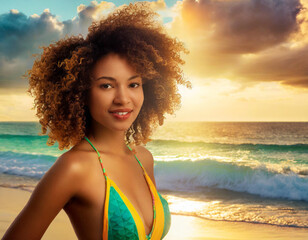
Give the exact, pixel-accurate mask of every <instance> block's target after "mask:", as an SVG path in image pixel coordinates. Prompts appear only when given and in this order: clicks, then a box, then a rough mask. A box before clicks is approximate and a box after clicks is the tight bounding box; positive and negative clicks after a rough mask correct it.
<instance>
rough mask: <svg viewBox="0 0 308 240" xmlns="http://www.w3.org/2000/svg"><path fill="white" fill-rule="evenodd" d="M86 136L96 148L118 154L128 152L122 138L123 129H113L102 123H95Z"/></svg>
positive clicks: (123, 136)
mask: <svg viewBox="0 0 308 240" xmlns="http://www.w3.org/2000/svg"><path fill="white" fill-rule="evenodd" d="M92 126H93V125H92ZM87 137H88V138H89V140H90V141H91V142H92V143H93V145H94V146H95V147H96V148H97V149H98V150H101V151H105V152H110V153H114V154H118V155H122V154H123V155H124V154H127V153H128V152H129V149H128V148H127V146H126V144H125V140H124V139H125V131H124V130H123V131H115V130H111V129H108V128H105V127H104V126H102V125H99V126H98V125H96V126H93V127H92V128H91V130H90V131H89V133H88V135H87Z"/></svg>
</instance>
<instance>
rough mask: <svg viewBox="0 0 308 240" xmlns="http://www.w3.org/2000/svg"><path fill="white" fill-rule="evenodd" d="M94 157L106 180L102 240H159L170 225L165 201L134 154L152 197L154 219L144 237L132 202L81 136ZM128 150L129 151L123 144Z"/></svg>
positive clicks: (141, 223)
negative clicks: (110, 176)
mask: <svg viewBox="0 0 308 240" xmlns="http://www.w3.org/2000/svg"><path fill="white" fill-rule="evenodd" d="M85 139H86V140H87V141H88V142H89V143H90V145H91V146H92V147H93V148H94V150H95V151H96V153H97V155H98V159H99V161H100V163H101V167H102V169H103V174H104V177H105V179H106V195H105V196H106V197H105V204H104V219H103V236H102V238H103V240H120V239H121V240H146V239H153V240H156V239H163V238H164V237H165V236H166V234H167V233H168V231H169V229H170V226H171V215H170V211H169V206H168V202H167V200H166V199H164V198H163V197H162V196H161V194H160V193H159V192H158V191H157V190H156V188H155V185H154V184H153V182H152V180H151V178H150V177H149V176H148V174H147V172H146V171H145V169H144V167H143V166H142V164H141V162H140V161H139V160H138V158H137V157H136V155H135V154H134V156H135V158H136V160H137V161H138V163H139V165H140V166H141V168H142V170H143V176H144V178H145V180H146V182H147V185H148V187H149V189H150V193H151V196H152V204H153V213H154V220H153V226H152V230H151V232H150V233H149V234H148V235H146V232H145V228H144V225H143V222H142V220H141V217H140V216H139V214H138V212H137V210H136V209H135V208H134V206H133V205H132V203H131V202H130V201H129V200H128V198H127V197H126V196H125V195H124V193H123V192H122V191H121V190H120V189H119V187H118V186H117V185H116V183H115V182H114V181H113V180H112V179H110V178H109V177H108V176H107V174H106V170H105V168H104V166H103V163H102V160H101V156H100V154H99V152H98V150H97V149H96V148H95V147H94V146H93V144H92V143H91V142H90V140H89V139H88V138H87V137H85ZM127 147H128V148H129V150H131V151H132V149H131V148H130V147H129V146H128V145H127Z"/></svg>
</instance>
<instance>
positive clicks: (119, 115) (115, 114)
mask: <svg viewBox="0 0 308 240" xmlns="http://www.w3.org/2000/svg"><path fill="white" fill-rule="evenodd" d="M131 112H132V110H131V111H129V112H110V113H111V114H112V116H113V117H115V118H116V119H117V120H126V119H128V118H129V117H130V115H131Z"/></svg>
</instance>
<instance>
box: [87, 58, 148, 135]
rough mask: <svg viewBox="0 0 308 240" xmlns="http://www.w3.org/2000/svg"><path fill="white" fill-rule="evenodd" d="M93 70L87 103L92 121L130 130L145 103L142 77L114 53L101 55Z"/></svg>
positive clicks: (107, 126) (113, 128)
mask: <svg viewBox="0 0 308 240" xmlns="http://www.w3.org/2000/svg"><path fill="white" fill-rule="evenodd" d="M91 73H92V87H91V89H90V91H89V101H88V105H89V110H90V114H91V116H92V120H93V121H95V122H97V123H99V124H100V125H103V126H104V127H106V128H108V129H111V130H117V131H125V130H127V129H128V128H129V127H130V126H131V125H132V123H133V122H134V121H135V119H136V118H137V116H138V114H139V112H140V109H141V107H142V104H143V100H144V96H143V89H142V79H141V77H140V76H139V75H138V74H137V73H136V72H135V70H134V69H133V67H132V66H131V65H129V63H128V62H127V61H126V59H125V58H123V57H121V56H120V55H118V54H114V53H110V54H108V55H106V56H103V57H102V58H100V59H99V60H98V61H97V62H96V63H95V65H94V68H93V69H92V72H91Z"/></svg>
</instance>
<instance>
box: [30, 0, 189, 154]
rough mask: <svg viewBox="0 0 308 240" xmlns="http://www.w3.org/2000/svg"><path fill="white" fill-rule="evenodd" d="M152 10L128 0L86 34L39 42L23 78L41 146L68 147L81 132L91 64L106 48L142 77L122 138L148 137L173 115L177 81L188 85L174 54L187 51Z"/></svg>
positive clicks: (85, 120)
mask: <svg viewBox="0 0 308 240" xmlns="http://www.w3.org/2000/svg"><path fill="white" fill-rule="evenodd" d="M157 15H158V14H157V13H155V12H154V11H153V10H151V9H150V7H149V5H148V4H146V3H145V2H137V3H134V4H129V5H128V6H125V7H122V8H121V9H117V10H115V11H114V12H113V13H111V14H109V15H108V16H107V17H106V18H104V19H102V20H100V21H98V22H93V23H92V25H91V26H90V27H89V33H88V35H87V37H86V38H83V37H82V36H71V37H67V38H65V39H62V40H59V41H58V42H56V43H53V44H50V45H49V46H48V47H43V53H42V54H41V55H40V57H38V58H37V59H36V60H35V61H34V64H33V67H32V69H31V70H29V71H28V75H27V77H28V79H29V85H30V86H29V89H28V92H29V93H30V95H31V96H33V97H35V100H34V107H33V108H36V110H37V113H36V116H37V117H38V118H39V122H40V124H41V126H42V133H41V134H46V132H47V130H48V136H49V138H48V141H47V145H53V144H54V143H55V142H56V141H58V143H59V149H60V150H63V149H64V148H65V149H69V148H70V147H71V146H74V145H75V144H77V143H78V142H80V141H81V139H82V138H83V137H84V136H86V135H87V133H88V130H89V127H90V123H91V116H90V114H89V109H88V107H87V105H86V101H87V94H88V90H89V89H90V87H91V81H90V73H91V69H92V68H93V66H94V64H95V63H96V61H97V60H98V59H99V58H101V57H102V56H104V55H107V54H109V53H116V54H120V55H123V56H125V57H126V59H127V61H128V62H129V63H130V64H131V65H132V66H133V67H135V69H136V70H137V72H138V73H139V74H140V75H141V77H142V81H143V91H144V103H143V106H142V108H141V110H140V113H139V115H138V117H137V118H136V120H135V121H134V122H133V124H132V125H131V127H130V128H129V129H128V130H127V131H126V136H125V140H126V142H133V143H134V144H136V145H137V144H140V143H144V144H145V143H146V142H148V141H150V136H151V134H152V133H153V130H154V129H155V128H156V127H157V126H158V125H162V124H163V122H164V119H165V114H166V113H168V114H173V113H174V111H175V110H176V109H177V108H178V107H179V106H180V103H181V96H180V94H179V93H178V84H182V85H185V86H186V87H189V88H190V87H191V84H190V82H189V81H188V80H186V79H185V78H184V76H183V72H182V69H181V65H183V64H184V63H185V62H184V60H183V59H182V58H181V56H180V54H181V52H184V53H186V54H187V53H189V51H188V50H187V49H186V48H185V47H184V44H183V43H182V42H180V41H178V40H177V39H176V38H171V37H169V36H168V34H167V33H166V31H165V29H164V28H163V26H162V25H161V23H160V22H159V21H158V20H156V19H155V18H156V17H157Z"/></svg>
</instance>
